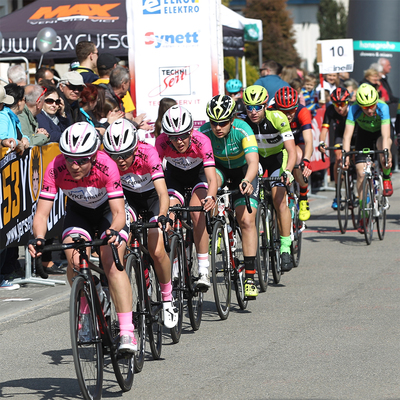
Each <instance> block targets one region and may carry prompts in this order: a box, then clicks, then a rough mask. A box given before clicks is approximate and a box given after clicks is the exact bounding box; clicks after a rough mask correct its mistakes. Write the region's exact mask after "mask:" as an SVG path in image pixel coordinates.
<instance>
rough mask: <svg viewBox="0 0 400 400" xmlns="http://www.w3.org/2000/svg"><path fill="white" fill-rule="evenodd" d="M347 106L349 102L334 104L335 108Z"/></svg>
mask: <svg viewBox="0 0 400 400" xmlns="http://www.w3.org/2000/svg"><path fill="white" fill-rule="evenodd" d="M347 104H349V102H348V101H337V102H333V105H334V106H335V107H344V106H347Z"/></svg>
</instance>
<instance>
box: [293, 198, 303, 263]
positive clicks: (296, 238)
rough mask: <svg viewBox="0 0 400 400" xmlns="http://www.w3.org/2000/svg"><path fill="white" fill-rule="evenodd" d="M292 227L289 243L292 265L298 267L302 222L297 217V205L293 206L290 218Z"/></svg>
mask: <svg viewBox="0 0 400 400" xmlns="http://www.w3.org/2000/svg"><path fill="white" fill-rule="evenodd" d="M292 229H293V240H292V244H291V245H290V250H291V252H292V256H293V266H294V267H298V266H299V264H300V255H301V239H302V237H303V235H302V229H303V222H302V221H300V218H299V209H298V208H297V205H296V206H295V207H294V216H293V219H292Z"/></svg>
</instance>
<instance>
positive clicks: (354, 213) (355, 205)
mask: <svg viewBox="0 0 400 400" xmlns="http://www.w3.org/2000/svg"><path fill="white" fill-rule="evenodd" d="M347 178H348V188H349V194H348V196H349V213H350V215H351V220H352V221H353V227H354V229H358V226H359V223H360V212H359V211H360V210H359V207H360V203H359V201H358V198H357V196H356V193H355V191H354V179H353V174H352V172H351V171H350V170H349V173H348V174H347Z"/></svg>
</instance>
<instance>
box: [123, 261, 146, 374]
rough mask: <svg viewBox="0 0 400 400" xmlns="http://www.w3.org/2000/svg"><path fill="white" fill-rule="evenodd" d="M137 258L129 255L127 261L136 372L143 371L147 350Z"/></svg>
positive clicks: (143, 307) (143, 306)
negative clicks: (135, 346)
mask: <svg viewBox="0 0 400 400" xmlns="http://www.w3.org/2000/svg"><path fill="white" fill-rule="evenodd" d="M136 262H137V261H136V257H135V256H134V255H129V256H128V258H127V260H126V273H127V275H128V277H129V281H130V283H131V289H132V321H133V326H134V327H135V330H134V332H133V333H134V335H135V339H136V343H137V347H138V349H137V352H136V353H135V356H134V365H135V372H140V371H141V370H142V369H143V364H144V358H145V349H146V324H145V315H144V310H145V305H144V300H143V299H144V297H143V294H142V291H143V288H142V286H141V285H142V284H141V282H140V279H137V274H139V268H137V265H136Z"/></svg>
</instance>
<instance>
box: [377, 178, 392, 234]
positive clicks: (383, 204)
mask: <svg viewBox="0 0 400 400" xmlns="http://www.w3.org/2000/svg"><path fill="white" fill-rule="evenodd" d="M378 185H379V186H378V193H376V201H377V203H378V204H377V205H378V209H377V210H376V211H377V213H378V215H377V216H376V217H375V221H376V229H377V231H378V237H379V240H383V238H384V237H385V231H386V210H387V209H388V208H389V200H388V198H387V197H385V196H383V179H382V176H381V175H379V183H378Z"/></svg>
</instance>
